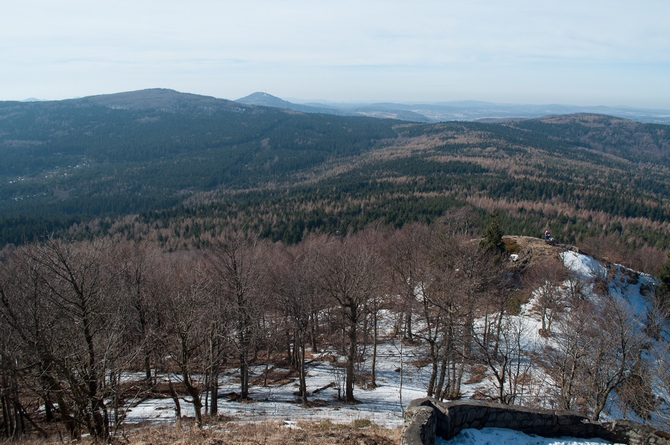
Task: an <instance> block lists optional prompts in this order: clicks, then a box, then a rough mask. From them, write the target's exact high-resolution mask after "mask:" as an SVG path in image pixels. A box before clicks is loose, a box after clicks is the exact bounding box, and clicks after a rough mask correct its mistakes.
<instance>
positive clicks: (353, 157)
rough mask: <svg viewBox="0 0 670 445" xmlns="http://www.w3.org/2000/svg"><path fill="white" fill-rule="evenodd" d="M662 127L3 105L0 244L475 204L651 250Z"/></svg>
mask: <svg viewBox="0 0 670 445" xmlns="http://www.w3.org/2000/svg"><path fill="white" fill-rule="evenodd" d="M668 130H669V128H668V127H667V126H664V125H657V124H643V123H637V122H633V121H627V120H624V119H620V118H613V117H608V116H602V115H588V114H578V115H566V116H548V117H545V118H540V119H527V120H507V121H504V122H499V123H481V122H447V123H439V124H420V123H406V122H401V121H394V120H383V119H372V118H362V117H344V116H335V115H326V114H304V113H300V112H295V111H290V110H281V109H276V108H267V107H253V106H248V105H243V104H239V103H235V102H230V101H225V100H220V99H214V98H209V97H204V96H196V95H189V94H182V93H176V92H174V91H170V90H146V91H139V92H133V93H122V94H117V95H108V96H94V97H88V98H83V99H76V100H68V101H58V102H30V103H19V102H3V103H0V156H2V159H3V162H2V164H1V165H0V215H1V216H0V245H3V246H4V245H7V244H13V245H19V244H23V243H25V242H31V241H35V240H37V239H39V238H40V237H44V236H47V235H55V236H62V235H63V234H65V233H67V234H69V235H70V236H74V237H75V238H78V239H93V238H95V237H97V236H100V235H113V234H118V233H120V234H122V235H123V236H125V237H127V238H129V239H144V238H150V239H153V240H154V241H157V242H159V243H160V244H161V245H163V246H164V247H166V248H168V249H180V248H184V247H185V246H196V247H198V246H200V247H202V246H203V243H205V240H203V237H202V235H203V234H204V233H209V235H211V236H216V235H217V234H218V233H220V232H221V231H222V230H224V229H225V228H227V227H230V226H234V227H237V228H244V229H245V230H253V231H255V232H256V233H259V234H260V235H261V236H262V237H266V238H269V239H271V240H273V241H280V240H281V241H283V242H287V243H296V242H299V241H300V240H301V239H303V237H304V236H305V235H306V234H307V233H309V232H318V233H330V234H337V233H340V234H343V233H347V232H349V231H352V230H353V231H356V230H360V229H362V228H363V227H365V226H366V225H369V224H385V225H391V226H394V227H402V226H403V225H404V224H407V223H410V222H423V223H430V222H432V221H434V220H436V219H437V218H439V217H440V216H441V215H443V214H444V213H445V211H447V210H449V209H458V208H471V209H474V211H475V212H477V213H478V214H479V215H480V218H479V219H480V220H482V218H481V217H482V216H483V215H485V214H486V213H488V212H491V211H494V210H497V211H498V212H499V213H500V215H501V220H502V224H503V226H504V227H505V229H506V231H507V233H515V234H519V235H531V236H539V235H540V234H541V233H543V231H544V230H545V229H546V228H550V229H551V230H552V232H553V233H554V234H555V236H556V238H557V239H559V240H560V241H562V242H565V243H578V242H587V243H588V242H591V243H592V244H593V243H595V240H597V239H601V238H607V239H610V240H611V241H612V242H614V243H616V244H617V245H618V246H619V247H620V250H621V251H626V252H628V251H635V250H638V249H639V248H647V249H655V250H656V251H657V252H660V251H663V250H666V249H667V248H668V247H670V236H669V235H668V234H669V233H670V231H669V230H668V219H669V217H670V203H669V202H668V197H670V174H669V173H670V171H669V170H670V133H669V131H668ZM479 228H480V229H482V228H483V227H479ZM596 244H597V243H596ZM610 244H611V243H610Z"/></svg>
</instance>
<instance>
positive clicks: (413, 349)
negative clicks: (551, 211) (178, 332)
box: [126, 251, 667, 445]
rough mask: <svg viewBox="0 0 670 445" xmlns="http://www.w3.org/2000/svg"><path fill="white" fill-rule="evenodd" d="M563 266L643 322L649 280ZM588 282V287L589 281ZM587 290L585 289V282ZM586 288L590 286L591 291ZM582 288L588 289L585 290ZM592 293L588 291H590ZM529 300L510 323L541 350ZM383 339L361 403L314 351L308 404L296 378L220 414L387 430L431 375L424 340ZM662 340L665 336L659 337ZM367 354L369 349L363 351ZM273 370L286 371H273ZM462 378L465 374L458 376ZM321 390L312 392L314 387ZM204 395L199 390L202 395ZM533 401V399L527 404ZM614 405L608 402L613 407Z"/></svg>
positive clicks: (545, 387)
mask: <svg viewBox="0 0 670 445" xmlns="http://www.w3.org/2000/svg"><path fill="white" fill-rule="evenodd" d="M562 259H563V261H564V264H565V266H566V267H567V268H568V269H570V270H571V271H572V272H573V273H575V274H577V275H579V276H581V277H582V278H584V279H585V281H586V282H589V283H592V282H593V279H594V278H595V277H605V276H606V275H607V274H608V273H609V274H610V275H612V276H609V277H608V282H609V289H610V293H611V295H614V296H616V297H618V298H620V299H621V301H623V302H625V303H626V304H627V305H628V306H629V307H630V310H631V312H632V313H633V315H634V316H635V317H636V319H638V320H642V319H643V318H644V317H645V315H646V312H647V311H649V309H650V303H649V302H648V300H647V299H646V298H645V297H644V296H643V288H644V287H645V286H650V284H652V283H653V278H651V277H649V276H646V275H643V274H639V275H636V276H638V277H639V278H638V280H637V282H636V283H635V284H631V283H630V282H629V281H627V280H626V279H625V277H626V276H627V275H626V274H630V271H626V270H625V269H624V268H623V267H621V266H616V265H615V266H613V267H610V268H606V267H604V266H603V265H602V264H600V263H599V262H597V261H595V260H594V259H593V258H591V257H588V256H586V255H581V254H578V253H575V252H571V251H567V252H564V253H563V254H562ZM589 286H592V284H589ZM587 287H588V286H587ZM589 289H590V288H589ZM589 289H587V290H589ZM589 291H590V290H589ZM532 304H533V301H532V300H531V302H529V303H528V304H526V305H525V306H523V307H522V310H521V313H520V315H519V316H516V317H510V319H511V322H513V323H516V324H517V326H518V327H519V329H520V330H521V331H522V333H523V339H522V343H523V345H524V349H528V350H535V351H541V350H542V347H543V346H544V345H545V344H546V342H548V341H551V339H549V340H548V339H547V338H544V337H541V336H540V335H539V334H538V330H539V328H540V327H541V324H540V321H539V319H538V316H537V315H534V314H533V312H532V311H531V310H530V308H531V306H532ZM386 316H387V319H386V320H384V321H382V322H381V323H380V325H382V326H386V332H385V334H389V333H390V326H392V325H393V322H392V315H391V314H386ZM382 337H383V341H382V343H381V344H380V345H379V347H378V360H377V387H376V388H374V389H365V388H362V387H359V386H356V389H355V397H356V399H357V400H359V401H360V403H358V404H356V405H346V404H344V403H341V402H339V401H338V386H339V387H340V388H341V391H342V393H343V386H344V383H343V379H344V376H343V372H344V368H343V367H341V366H335V365H334V364H333V363H332V362H331V361H330V360H327V359H326V356H327V355H330V356H331V357H332V356H333V355H335V352H334V351H325V352H323V353H321V354H315V355H314V356H313V357H312V358H311V359H310V361H309V362H308V376H307V385H308V391H309V392H310V397H309V398H310V400H311V401H312V402H314V406H313V407H309V408H304V407H302V406H301V405H300V403H299V402H298V401H297V399H298V397H297V396H296V392H297V389H298V388H297V380H294V381H292V382H291V383H284V384H282V385H270V386H268V387H262V386H258V385H254V386H252V387H251V388H250V396H251V398H252V399H253V401H251V402H239V401H230V400H228V399H225V398H223V399H220V400H219V404H218V409H219V414H220V415H223V416H226V417H229V418H232V419H235V420H239V421H269V420H285V421H292V420H314V421H320V420H331V421H333V422H335V423H348V422H352V421H355V420H357V419H369V420H370V421H372V422H373V423H375V424H378V425H382V426H389V427H397V426H400V425H402V421H403V420H402V412H403V409H402V408H403V407H404V406H406V405H407V403H408V402H409V401H411V400H412V399H415V398H419V397H424V396H425V395H426V388H427V386H428V379H429V376H430V369H429V368H430V366H429V365H426V361H425V360H423V361H422V360H421V359H425V357H426V349H425V347H424V346H423V345H416V346H408V345H401V343H400V341H399V340H398V339H393V338H390V337H389V336H388V335H386V336H384V335H382ZM662 340H663V341H665V342H666V343H667V339H662ZM368 355H369V354H368ZM369 366H370V363H369V361H366V362H365V363H362V364H361V369H362V370H363V371H367V370H369ZM273 371H275V372H281V371H287V370H281V369H274V370H273ZM263 372H264V367H263V366H259V367H256V368H254V369H252V379H253V378H254V377H258V376H260V375H262V374H263ZM529 374H530V375H531V376H532V379H531V380H532V381H533V383H532V384H531V385H529V387H528V388H527V389H526V391H527V392H526V393H525V394H524V396H523V397H522V398H521V402H522V404H523V403H525V402H529V403H533V404H534V405H543V404H544V405H545V406H546V407H550V406H548V405H547V403H548V402H546V401H547V400H550V397H551V386H552V385H551V384H550V378H549V376H547V375H546V374H545V373H544V372H543V371H542V370H541V369H536V368H534V369H532V370H530V371H529ZM234 376H235V371H234V370H230V372H229V373H228V374H227V375H226V376H224V377H223V378H222V380H221V387H220V394H227V393H232V392H237V391H239V386H238V384H237V383H235V379H234ZM464 381H467V376H466V378H465V379H464ZM492 385H493V380H492V378H490V376H487V378H485V379H484V380H483V381H481V382H478V383H473V384H464V385H463V387H462V392H463V395H464V397H465V398H467V397H470V396H472V395H473V394H475V392H479V393H481V392H482V389H483V388H486V387H488V388H489V389H491V388H492ZM317 389H321V390H320V391H318V393H313V392H314V391H315V390H317ZM206 396H207V394H204V395H203V399H204V398H205V397H206ZM531 401H532V402H531ZM181 405H182V414H183V415H185V416H193V410H192V406H191V405H190V404H188V403H185V402H182V404H181ZM611 405H614V404H611ZM619 414H621V412H620V411H618V410H617V409H616V408H613V406H608V408H607V410H606V412H605V416H604V417H605V418H607V417H618V415H619ZM174 418H175V411H174V403H173V401H172V399H170V398H164V399H151V400H147V401H144V402H142V403H140V404H138V405H137V406H134V407H132V408H130V410H129V412H128V415H127V418H126V422H129V423H135V422H142V421H174ZM449 443H451V444H466V443H467V444H472V445H480V444H489V443H490V444H493V443H495V444H506V443H509V444H537V445H550V444H553V445H563V444H566V445H568V444H597V443H606V442H602V441H594V440H590V441H583V440H576V439H575V440H572V439H569V440H568V439H565V440H563V439H545V438H538V437H530V436H525V437H522V436H520V435H519V434H517V433H516V432H513V431H510V430H503V429H487V430H486V431H474V430H466V431H464V432H462V433H461V435H460V436H459V437H458V438H455V439H454V441H452V442H449Z"/></svg>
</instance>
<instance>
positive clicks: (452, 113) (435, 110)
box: [236, 93, 670, 124]
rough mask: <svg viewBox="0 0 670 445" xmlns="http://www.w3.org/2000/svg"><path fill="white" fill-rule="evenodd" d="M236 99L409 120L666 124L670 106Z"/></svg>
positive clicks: (259, 96) (307, 110) (255, 96)
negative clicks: (601, 118) (602, 117)
mask: <svg viewBox="0 0 670 445" xmlns="http://www.w3.org/2000/svg"><path fill="white" fill-rule="evenodd" d="M236 102H239V103H243V104H247V105H256V106H263V107H274V108H283V109H288V110H295V111H302V112H304V113H326V114H335V115H340V116H368V117H377V118H390V119H400V120H405V121H410V122H446V121H476V120H484V119H511V118H526V119H532V118H537V117H542V116H547V115H555V114H573V113H595V114H607V115H610V116H616V117H621V118H625V119H631V120H636V121H638V122H649V123H664V124H670V110H658V109H644V108H634V107H625V106H621V107H606V106H590V107H585V106H577V105H561V104H548V105H530V104H527V105H524V104H497V103H493V102H483V101H475V100H465V101H449V102H436V103H428V104H399V103H390V102H388V103H387V102H384V103H371V104H361V103H356V104H355V103H337V102H328V103H320V102H308V103H303V104H297V103H292V102H288V101H286V100H283V99H280V98H278V97H275V96H272V95H270V94H268V93H253V94H250V95H249V96H246V97H243V98H241V99H238V100H237V101H236Z"/></svg>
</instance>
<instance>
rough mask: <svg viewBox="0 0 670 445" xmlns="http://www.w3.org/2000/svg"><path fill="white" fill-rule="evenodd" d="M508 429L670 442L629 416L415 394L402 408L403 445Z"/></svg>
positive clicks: (632, 442)
mask: <svg viewBox="0 0 670 445" xmlns="http://www.w3.org/2000/svg"><path fill="white" fill-rule="evenodd" d="M485 427H495V428H509V429H514V430H518V431H522V432H524V433H526V434H535V435H538V436H543V437H560V436H569V437H578V438H584V439H590V438H601V439H605V440H607V441H610V442H617V443H624V444H629V445H643V444H652V445H670V434H667V433H664V432H662V431H657V430H655V429H653V428H651V427H648V426H646V425H640V424H637V423H634V422H629V421H616V422H609V423H599V422H591V421H590V420H589V419H588V418H587V417H585V416H583V415H582V414H579V413H575V412H571V411H551V410H542V409H530V408H524V407H514V406H506V405H499V404H494V403H484V402H477V401H455V402H446V403H441V402H438V401H437V400H435V399H433V398H429V397H427V398H423V399H416V400H413V401H412V402H410V404H409V406H408V407H407V409H406V410H405V425H404V427H403V431H402V437H401V444H402V445H433V444H434V443H435V437H436V436H439V437H442V438H443V439H447V440H448V439H451V438H452V437H454V436H455V435H457V434H458V433H459V432H460V431H461V430H463V429H466V428H475V429H481V428H485Z"/></svg>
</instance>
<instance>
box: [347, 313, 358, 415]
mask: <svg viewBox="0 0 670 445" xmlns="http://www.w3.org/2000/svg"><path fill="white" fill-rule="evenodd" d="M352 311H355V310H353V309H352ZM352 315H353V314H352ZM352 319H353V320H355V319H356V318H355V317H354V316H352ZM356 335H357V332H356V323H355V322H353V321H352V322H351V325H350V326H349V354H348V357H347V375H346V383H345V392H344V401H345V402H346V403H355V402H356V399H355V398H354V378H355V373H354V364H355V362H356V349H357V348H356V346H357V345H356Z"/></svg>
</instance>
